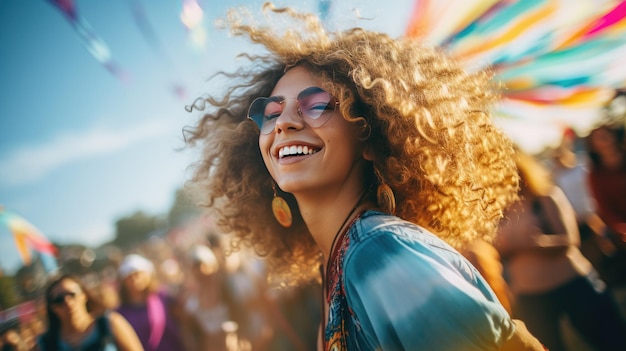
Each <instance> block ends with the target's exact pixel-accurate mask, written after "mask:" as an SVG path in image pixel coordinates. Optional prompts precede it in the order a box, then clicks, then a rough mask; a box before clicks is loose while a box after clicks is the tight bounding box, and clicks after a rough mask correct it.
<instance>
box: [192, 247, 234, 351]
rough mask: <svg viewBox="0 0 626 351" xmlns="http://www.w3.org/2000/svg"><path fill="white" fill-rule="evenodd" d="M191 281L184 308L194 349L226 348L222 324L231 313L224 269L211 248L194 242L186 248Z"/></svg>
mask: <svg viewBox="0 0 626 351" xmlns="http://www.w3.org/2000/svg"><path fill="white" fill-rule="evenodd" d="M188 257H189V268H190V278H191V280H189V281H188V282H189V283H191V284H190V286H189V289H187V291H188V292H189V293H188V295H187V296H186V298H185V310H186V312H187V313H188V315H189V316H190V320H191V321H192V323H191V325H192V326H193V327H194V328H192V329H193V336H194V341H196V342H195V345H194V346H195V349H196V350H219V351H223V350H226V332H225V330H224V328H223V326H224V325H226V324H225V323H227V322H229V321H231V319H232V313H231V309H230V304H229V301H228V298H229V296H230V293H229V291H228V286H227V284H226V281H225V276H224V271H223V269H222V267H221V265H220V262H219V260H218V258H217V256H216V255H215V253H214V252H213V250H212V249H211V248H210V247H208V246H207V245H204V244H197V245H194V246H193V247H192V248H191V250H190V251H189V256H188Z"/></svg>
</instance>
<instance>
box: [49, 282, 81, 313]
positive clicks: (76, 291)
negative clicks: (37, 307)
mask: <svg viewBox="0 0 626 351" xmlns="http://www.w3.org/2000/svg"><path fill="white" fill-rule="evenodd" d="M50 307H51V309H52V311H54V313H56V314H57V315H58V316H59V317H60V318H63V316H69V315H72V314H76V313H81V312H86V311H87V295H85V293H84V292H83V290H82V289H81V287H80V285H78V283H76V282H75V281H73V280H72V279H63V280H62V281H61V282H59V283H58V284H57V285H56V286H55V287H54V288H52V290H51V291H50Z"/></svg>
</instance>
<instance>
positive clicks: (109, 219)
mask: <svg viewBox="0 0 626 351" xmlns="http://www.w3.org/2000/svg"><path fill="white" fill-rule="evenodd" d="M181 2H182V1H180V0H170V1H165V0H163V1H152V0H142V1H140V3H142V4H143V6H144V7H145V9H146V15H147V18H148V20H149V21H150V22H151V23H152V25H153V26H154V28H155V31H156V34H157V37H158V39H159V41H160V43H161V47H162V49H163V50H162V51H161V52H160V53H159V52H155V50H153V47H151V46H150V45H149V43H148V41H146V40H145V38H144V37H143V36H142V34H141V31H140V30H139V28H138V26H137V24H136V23H135V21H134V20H133V17H132V13H131V10H130V3H131V1H128V0H109V1H81V0H76V1H75V3H76V6H77V8H78V13H79V14H80V16H81V17H82V18H84V19H85V20H86V21H87V22H88V23H89V24H90V25H91V27H92V28H93V30H94V31H95V32H96V33H97V34H98V35H99V36H100V37H101V38H102V39H103V40H104V42H106V44H107V45H108V48H109V49H110V51H111V54H112V57H113V59H114V60H115V61H116V62H117V63H118V64H119V65H120V67H122V69H124V70H125V71H127V72H128V73H129V75H130V77H131V78H130V79H129V81H127V82H123V81H121V80H120V79H118V78H116V77H115V76H114V75H112V74H111V73H109V72H108V71H107V70H106V69H104V68H103V67H102V66H101V65H100V64H99V63H98V61H97V60H96V59H95V58H93V57H92V56H91V55H90V54H89V52H88V51H87V50H86V49H85V47H84V46H83V44H82V42H81V40H80V38H79V36H78V35H77V34H76V32H75V31H74V30H73V29H72V26H71V25H70V24H69V22H68V21H67V20H66V19H65V18H64V17H63V15H62V14H61V12H60V11H59V10H58V9H57V8H55V7H54V6H52V5H51V4H49V3H48V2H47V1H44V0H30V1H24V0H0V77H1V78H0V119H1V124H0V204H1V205H3V206H4V207H5V208H7V209H9V210H12V211H15V212H17V213H18V214H20V215H21V216H23V217H24V218H25V219H27V220H28V221H29V222H31V223H32V224H33V225H35V226H36V227H37V228H38V229H39V230H40V231H41V232H42V233H43V234H44V235H46V236H47V237H48V238H50V239H51V240H53V241H55V242H59V243H74V242H77V243H82V244H86V245H92V246H95V245H99V244H102V243H103V242H106V241H108V240H111V239H112V238H113V236H114V232H115V228H114V223H115V220H116V219H118V218H120V217H123V216H126V215H130V214H132V213H134V212H135V211H137V210H142V211H144V212H146V213H148V214H153V215H156V214H162V213H165V212H166V211H167V210H168V208H169V206H170V205H171V203H172V201H173V198H174V192H175V190H176V189H177V188H178V187H180V186H181V185H182V183H183V182H184V180H185V179H187V178H188V174H187V173H186V172H185V170H186V167H187V166H188V165H189V164H190V162H191V161H192V160H193V159H194V157H193V156H194V155H193V154H192V152H189V151H183V152H181V151H177V149H178V148H180V147H181V146H182V145H183V143H182V138H181V135H182V134H181V130H182V128H183V127H184V126H185V125H188V124H191V123H192V122H193V121H194V120H195V119H196V118H197V117H198V116H197V115H196V114H193V113H192V114H190V113H187V112H186V111H185V109H184V107H185V105H188V104H190V103H191V102H192V101H193V99H194V98H196V97H199V96H201V95H202V94H204V93H207V92H209V91H211V89H216V88H219V87H215V86H211V83H206V82H205V80H206V78H208V77H209V76H210V75H211V74H212V73H214V72H216V71H218V70H230V69H233V68H234V67H236V64H237V62H236V60H234V57H235V55H236V54H237V53H240V52H242V51H247V50H249V49H250V47H249V44H248V43H247V42H246V41H245V40H243V39H232V38H229V37H228V35H227V33H226V32H225V31H223V30H217V29H215V26H214V20H215V19H216V18H218V17H222V16H224V15H225V13H226V11H227V9H228V8H230V7H232V6H238V5H249V6H250V8H251V9H253V10H258V9H260V6H261V4H262V1H251V0H250V1H245V0H240V1H213V0H204V1H199V3H200V4H201V6H203V9H204V14H205V17H204V22H203V28H204V29H205V30H206V33H207V39H206V41H205V46H204V48H198V47H196V46H194V45H192V42H191V39H190V38H191V37H190V35H189V33H188V31H187V30H186V28H185V27H184V26H183V25H182V23H181V21H180V17H179V16H180V12H181ZM371 3H375V4H376V5H372V4H371ZM412 3H413V1H412V0H401V1H394V2H389V1H387V2H378V1H375V2H374V1H365V0H344V1H342V0H337V1H332V8H331V12H330V16H329V21H330V23H333V25H336V26H338V27H351V26H354V25H360V26H364V27H368V28H372V29H377V30H381V31H386V32H388V33H390V34H392V35H394V36H399V35H401V34H402V31H403V30H404V26H405V24H406V23H407V22H408V16H409V15H410V11H411V9H412ZM276 4H278V5H281V4H297V5H295V6H296V8H299V9H305V10H309V11H314V10H315V9H316V8H317V1H313V0H309V1H296V0H292V1H276ZM354 8H359V11H360V14H361V15H362V16H363V17H368V18H373V20H370V21H360V22H359V21H357V20H356V19H355V12H354V11H353V9H354ZM172 82H177V83H178V84H181V85H183V86H185V88H186V91H187V94H186V97H184V98H182V99H181V98H179V97H177V96H176V95H175V94H173V93H172V91H171V86H172ZM9 238H10V235H9V233H8V231H7V229H6V228H0V246H1V248H0V255H2V257H7V256H6V255H11V254H13V255H15V253H13V251H14V250H13V246H12V245H13V243H12V241H11V240H9Z"/></svg>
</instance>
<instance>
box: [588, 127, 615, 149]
mask: <svg viewBox="0 0 626 351" xmlns="http://www.w3.org/2000/svg"><path fill="white" fill-rule="evenodd" d="M589 138H590V139H591V140H590V142H591V147H592V149H593V150H594V151H595V152H597V153H599V154H600V155H603V154H605V153H607V152H613V151H615V149H616V148H617V140H616V138H615V135H614V134H613V133H611V132H610V131H609V130H606V129H604V128H598V129H595V130H594V131H592V132H591V134H590V135H589Z"/></svg>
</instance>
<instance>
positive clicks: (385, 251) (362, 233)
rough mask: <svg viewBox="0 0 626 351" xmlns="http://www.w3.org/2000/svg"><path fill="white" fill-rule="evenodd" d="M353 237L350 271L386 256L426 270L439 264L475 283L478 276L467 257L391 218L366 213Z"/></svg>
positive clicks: (346, 263) (349, 249) (346, 261)
mask: <svg viewBox="0 0 626 351" xmlns="http://www.w3.org/2000/svg"><path fill="white" fill-rule="evenodd" d="M349 235H350V236H349V242H348V243H347V246H346V251H345V256H344V263H343V265H344V267H345V268H347V269H349V268H348V266H350V265H354V264H357V265H363V262H370V261H372V260H371V257H373V256H372V255H377V256H379V257H380V256H381V255H384V256H385V259H386V260H387V261H389V262H391V261H396V262H413V264H414V265H416V266H420V265H422V264H423V265H424V266H425V267H426V266H428V267H430V266H432V264H433V263H434V262H437V265H438V266H441V267H442V268H443V267H448V268H446V269H452V270H454V271H457V272H461V274H462V275H464V276H466V277H468V278H470V279H472V280H473V279H474V276H475V275H476V274H475V272H474V271H473V270H472V269H471V267H470V265H469V264H468V263H467V260H466V259H465V257H463V255H461V253H459V251H457V250H456V249H454V248H453V247H452V246H450V245H449V244H448V243H446V242H445V241H444V240H443V239H441V238H439V237H438V236H436V235H435V234H433V233H431V232H430V231H428V230H427V229H425V228H423V227H420V226H419V225H416V224H414V223H412V222H409V221H405V220H403V219H401V218H398V217H395V216H392V215H389V214H384V213H381V212H376V211H367V212H365V213H364V214H363V215H362V216H361V218H359V220H358V221H357V222H356V223H355V224H354V225H353V227H352V228H351V230H350V234H349ZM357 262H359V263H357ZM372 263H373V264H374V265H376V263H374V262H372ZM364 268H366V267H361V268H359V269H364Z"/></svg>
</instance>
